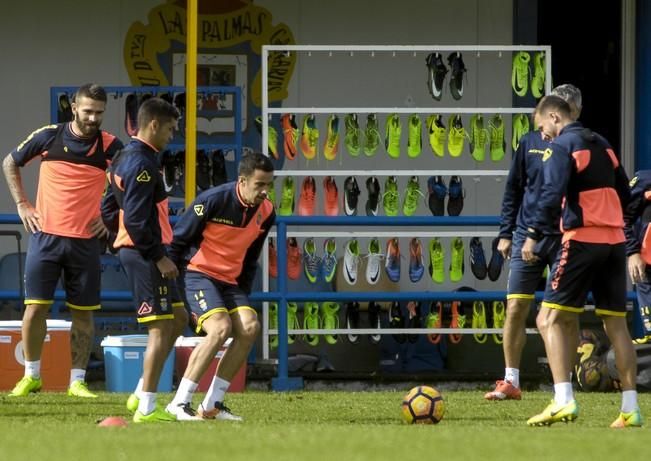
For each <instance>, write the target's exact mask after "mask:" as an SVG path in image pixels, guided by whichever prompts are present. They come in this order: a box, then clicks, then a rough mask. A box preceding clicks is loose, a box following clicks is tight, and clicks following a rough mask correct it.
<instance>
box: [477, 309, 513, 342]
mask: <svg viewBox="0 0 651 461" xmlns="http://www.w3.org/2000/svg"><path fill="white" fill-rule="evenodd" d="M491 307H492V309H491V316H490V317H491V319H492V326H491V328H504V323H505V322H506V307H505V305H504V302H503V301H493V302H492V305H491ZM472 328H477V329H482V328H488V319H487V315H486V306H485V304H484V301H475V302H473V303H472ZM492 336H493V341H494V342H495V344H502V342H503V335H502V334H501V333H493V334H492ZM473 337H474V338H475V341H476V342H477V343H479V344H484V343H485V342H486V341H487V340H488V334H486V333H474V334H473Z"/></svg>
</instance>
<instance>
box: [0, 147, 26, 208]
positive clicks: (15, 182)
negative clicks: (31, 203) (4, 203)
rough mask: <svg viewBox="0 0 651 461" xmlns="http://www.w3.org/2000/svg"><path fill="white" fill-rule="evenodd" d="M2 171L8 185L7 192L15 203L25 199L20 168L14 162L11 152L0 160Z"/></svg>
mask: <svg viewBox="0 0 651 461" xmlns="http://www.w3.org/2000/svg"><path fill="white" fill-rule="evenodd" d="M2 171H3V173H4V175H5V180H6V181H7V185H8V186H9V192H10V193H11V196H12V197H13V198H14V202H16V204H18V203H20V202H25V201H27V195H26V194H25V189H24V188H23V180H22V178H21V176H20V168H19V167H18V165H16V162H14V158H13V157H12V156H11V154H8V155H7V156H6V157H5V159H4V160H3V162H2Z"/></svg>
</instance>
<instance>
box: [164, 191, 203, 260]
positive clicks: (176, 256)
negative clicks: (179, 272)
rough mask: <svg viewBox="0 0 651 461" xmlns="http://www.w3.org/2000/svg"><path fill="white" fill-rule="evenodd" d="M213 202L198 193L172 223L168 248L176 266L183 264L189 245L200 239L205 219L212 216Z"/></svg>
mask: <svg viewBox="0 0 651 461" xmlns="http://www.w3.org/2000/svg"><path fill="white" fill-rule="evenodd" d="M213 206H214V205H213V204H212V203H211V201H209V200H206V199H205V196H204V195H199V197H197V198H196V199H195V200H194V201H193V202H192V203H191V204H190V206H188V207H187V208H186V209H185V211H184V212H183V214H182V215H181V216H180V217H179V219H178V221H177V222H176V224H175V225H174V237H173V238H172V243H171V244H170V248H169V251H168V253H169V256H170V259H171V260H172V261H173V262H174V264H176V266H177V267H179V268H182V267H183V266H184V265H185V256H186V255H187V253H188V251H189V250H190V247H192V246H193V245H194V244H196V242H197V241H199V240H200V239H201V235H202V234H203V231H204V229H205V227H206V219H207V217H209V216H213V214H214V212H215V211H214V210H213Z"/></svg>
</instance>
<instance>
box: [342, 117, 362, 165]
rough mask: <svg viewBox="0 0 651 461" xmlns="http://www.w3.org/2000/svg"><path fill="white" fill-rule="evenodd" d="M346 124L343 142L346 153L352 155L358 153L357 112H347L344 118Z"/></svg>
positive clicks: (355, 155) (354, 155)
mask: <svg viewBox="0 0 651 461" xmlns="http://www.w3.org/2000/svg"><path fill="white" fill-rule="evenodd" d="M344 125H345V126H346V134H345V137H344V144H345V145H346V149H347V150H348V153H349V154H350V155H352V156H353V157H357V156H358V155H359V150H360V142H359V123H357V114H348V115H346V118H345V119H344Z"/></svg>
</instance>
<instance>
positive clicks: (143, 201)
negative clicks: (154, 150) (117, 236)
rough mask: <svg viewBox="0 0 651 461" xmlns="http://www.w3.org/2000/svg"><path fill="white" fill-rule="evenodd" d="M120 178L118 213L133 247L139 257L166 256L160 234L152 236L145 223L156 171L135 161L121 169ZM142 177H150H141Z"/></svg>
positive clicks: (153, 259) (151, 206)
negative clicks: (122, 172) (122, 173)
mask: <svg viewBox="0 0 651 461" xmlns="http://www.w3.org/2000/svg"><path fill="white" fill-rule="evenodd" d="M124 170H125V174H124V176H123V178H122V185H123V187H124V193H123V202H122V213H123V224H124V227H125V229H126V231H127V233H128V234H129V237H130V238H131V241H132V242H133V244H134V246H135V248H136V249H137V250H138V251H139V252H140V254H141V255H142V257H143V258H145V259H147V260H149V261H154V262H158V261H159V260H161V259H162V258H163V257H165V256H166V253H165V247H164V246H163V242H162V241H161V240H160V238H158V239H157V238H154V234H153V232H151V229H150V228H149V226H151V225H157V223H151V222H150V216H151V211H152V209H153V208H154V207H155V203H154V196H155V195H154V194H155V181H153V180H152V179H151V178H155V177H156V175H157V174H158V172H156V171H154V170H153V168H151V167H149V166H142V165H135V168H130V169H126V168H125V169H124ZM145 178H150V179H149V180H145Z"/></svg>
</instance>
